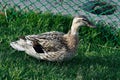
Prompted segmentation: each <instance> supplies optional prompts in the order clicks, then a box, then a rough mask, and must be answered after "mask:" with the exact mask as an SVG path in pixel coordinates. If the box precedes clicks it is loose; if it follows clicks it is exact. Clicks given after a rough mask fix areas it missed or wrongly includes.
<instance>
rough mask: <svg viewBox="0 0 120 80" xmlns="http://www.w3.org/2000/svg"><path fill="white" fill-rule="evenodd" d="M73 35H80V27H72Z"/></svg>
mask: <svg viewBox="0 0 120 80" xmlns="http://www.w3.org/2000/svg"><path fill="white" fill-rule="evenodd" d="M71 35H78V27H76V26H75V25H72V27H71Z"/></svg>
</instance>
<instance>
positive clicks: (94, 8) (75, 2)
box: [0, 0, 120, 26]
mask: <svg viewBox="0 0 120 80" xmlns="http://www.w3.org/2000/svg"><path fill="white" fill-rule="evenodd" d="M10 7H13V8H15V9H16V10H24V11H31V10H32V11H36V12H46V11H47V12H52V13H54V14H56V13H60V14H63V15H72V16H75V15H81V14H82V15H86V16H87V17H88V18H90V19H94V20H96V21H99V20H102V21H105V22H107V23H112V24H113V25H114V26H119V25H120V23H119V22H120V0H0V11H1V14H2V12H5V10H6V9H8V8H10Z"/></svg>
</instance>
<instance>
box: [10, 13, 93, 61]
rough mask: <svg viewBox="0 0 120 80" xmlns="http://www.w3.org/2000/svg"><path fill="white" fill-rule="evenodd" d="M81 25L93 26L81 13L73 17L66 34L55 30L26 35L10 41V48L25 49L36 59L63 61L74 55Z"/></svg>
mask: <svg viewBox="0 0 120 80" xmlns="http://www.w3.org/2000/svg"><path fill="white" fill-rule="evenodd" d="M81 26H89V27H92V28H95V26H94V25H93V24H92V23H91V22H90V21H89V20H88V19H87V18H86V17H85V16H83V15H81V16H77V17H75V18H74V19H73V22H72V26H71V29H70V31H69V32H68V33H67V34H64V33H62V32H57V31H51V32H46V33H42V34H38V35H27V36H23V37H20V39H19V40H17V41H15V42H11V43H10V45H11V47H12V48H14V49H16V50H18V51H25V52H26V53H27V54H28V55H30V56H33V57H35V58H37V59H42V60H48V61H64V60H69V59H71V58H72V57H74V55H75V53H76V49H77V45H78V42H79V39H78V30H79V28H80V27H81Z"/></svg>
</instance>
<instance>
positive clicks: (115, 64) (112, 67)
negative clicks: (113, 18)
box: [0, 11, 120, 80]
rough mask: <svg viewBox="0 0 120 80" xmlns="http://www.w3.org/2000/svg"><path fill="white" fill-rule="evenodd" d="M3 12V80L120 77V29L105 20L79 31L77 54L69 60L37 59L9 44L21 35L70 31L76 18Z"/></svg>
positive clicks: (0, 21) (0, 31)
mask: <svg viewBox="0 0 120 80" xmlns="http://www.w3.org/2000/svg"><path fill="white" fill-rule="evenodd" d="M7 13H8V14H7V17H5V16H3V15H0V80H120V42H119V41H120V31H119V30H116V29H115V28H111V27H110V26H109V25H107V24H105V23H102V22H100V23H96V26H97V28H96V29H91V28H87V27H82V28H80V30H79V38H80V42H79V47H78V51H77V54H78V55H77V56H76V57H74V58H73V59H72V60H70V61H67V62H48V61H42V60H37V59H35V58H33V57H30V56H28V55H27V54H25V52H18V51H16V50H14V49H12V48H11V47H10V45H9V43H10V42H11V41H14V40H16V39H17V38H18V37H19V36H22V35H28V34H40V33H43V32H46V31H61V32H64V33H67V31H68V30H69V29H70V26H71V22H72V17H71V16H62V15H60V14H57V15H53V14H51V13H39V14H38V13H34V12H28V13H21V12H10V11H8V12H7Z"/></svg>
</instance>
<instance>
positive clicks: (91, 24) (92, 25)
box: [87, 21, 96, 28]
mask: <svg viewBox="0 0 120 80" xmlns="http://www.w3.org/2000/svg"><path fill="white" fill-rule="evenodd" d="M87 26H88V27H91V28H96V26H95V25H94V24H93V23H92V22H90V21H88V23H87Z"/></svg>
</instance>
